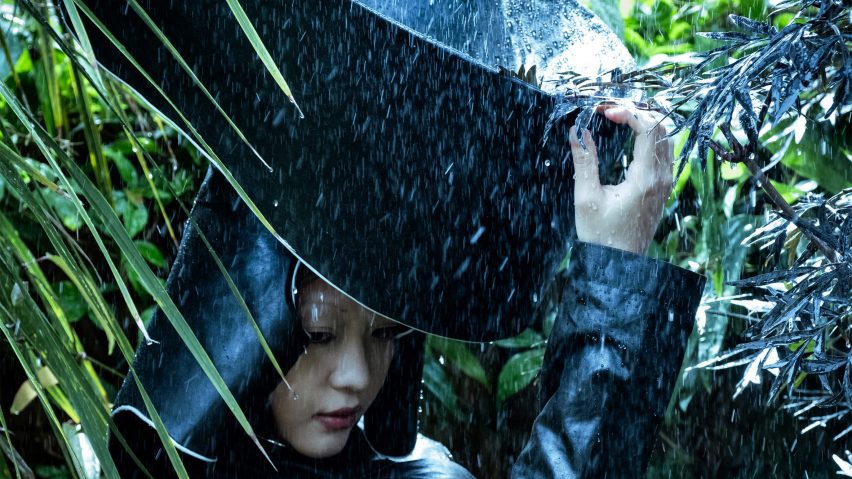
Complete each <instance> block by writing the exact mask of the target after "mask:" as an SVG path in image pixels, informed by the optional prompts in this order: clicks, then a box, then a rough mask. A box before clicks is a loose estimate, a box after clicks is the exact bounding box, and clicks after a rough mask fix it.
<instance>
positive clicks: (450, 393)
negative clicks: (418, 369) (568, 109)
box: [423, 354, 462, 420]
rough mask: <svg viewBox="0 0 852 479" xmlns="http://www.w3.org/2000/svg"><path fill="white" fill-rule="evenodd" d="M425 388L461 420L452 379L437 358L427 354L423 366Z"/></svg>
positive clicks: (451, 413)
mask: <svg viewBox="0 0 852 479" xmlns="http://www.w3.org/2000/svg"><path fill="white" fill-rule="evenodd" d="M423 386H425V387H426V389H427V390H428V391H429V392H430V393H432V395H433V396H435V398H436V399H437V400H438V401H439V402H440V403H441V404H443V405H444V407H445V408H446V411H447V412H449V413H450V415H452V416H453V417H454V418H455V419H456V420H461V415H462V414H461V409H460V408H459V398H458V395H456V392H455V390H453V386H452V383H451V382H450V378H449V377H448V376H447V373H446V372H445V371H444V367H443V366H441V365H440V364H439V363H438V361H436V360H435V358H434V357H433V356H432V355H430V354H427V355H426V358H425V363H424V364H423Z"/></svg>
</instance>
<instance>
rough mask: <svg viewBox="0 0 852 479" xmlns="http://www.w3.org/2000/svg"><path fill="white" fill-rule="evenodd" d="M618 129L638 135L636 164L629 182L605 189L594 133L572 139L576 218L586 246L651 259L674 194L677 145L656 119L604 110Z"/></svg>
mask: <svg viewBox="0 0 852 479" xmlns="http://www.w3.org/2000/svg"><path fill="white" fill-rule="evenodd" d="M598 113H601V114H603V115H604V116H606V118H607V119H608V120H610V121H613V122H615V123H626V124H628V125H629V126H630V127H631V128H632V129H633V131H634V132H635V134H636V142H635V146H634V151H633V162H632V163H631V164H630V166H629V168H628V169H627V175H626V178H625V180H624V181H623V182H621V183H620V184H617V185H601V182H600V177H599V175H598V154H597V148H596V146H595V143H594V141H593V140H592V136H591V133H590V132H589V131H588V130H583V132H582V135H583V143H584V144H585V148H584V147H583V145H581V144H580V142H579V140H578V138H577V127H576V126H575V127H572V128H571V132H570V135H569V141H570V143H571V152H572V155H573V157H574V171H575V175H574V178H575V184H574V210H575V213H574V216H575V221H576V225H577V237H578V239H579V240H580V241H584V242H587V243H596V244H600V245H605V246H609V247H612V248H618V249H622V250H625V251H631V252H633V253H639V254H645V252H646V251H647V250H648V246H649V245H650V244H651V240H652V239H653V238H654V232H655V231H656V229H657V224H658V223H659V221H660V216H661V215H662V211H663V206H664V205H665V202H666V199H667V198H668V196H669V194H670V193H671V190H672V161H673V160H672V145H671V142H670V141H669V140H668V139H667V138H666V130H665V128H664V127H663V126H662V125H660V121H659V118H658V117H657V116H656V115H653V114H651V113H650V112H646V111H639V110H633V109H627V108H624V107H620V106H616V107H601V108H600V109H599V110H598Z"/></svg>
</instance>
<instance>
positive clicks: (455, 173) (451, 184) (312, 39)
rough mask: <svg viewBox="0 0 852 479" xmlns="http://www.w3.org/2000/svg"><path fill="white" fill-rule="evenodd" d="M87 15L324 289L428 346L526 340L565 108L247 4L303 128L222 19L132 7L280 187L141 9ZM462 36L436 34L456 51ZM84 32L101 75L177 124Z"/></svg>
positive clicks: (200, 8) (207, 3) (565, 167)
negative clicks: (431, 339) (433, 338)
mask: <svg viewBox="0 0 852 479" xmlns="http://www.w3.org/2000/svg"><path fill="white" fill-rule="evenodd" d="M85 3H86V4H88V5H89V6H90V7H91V8H92V9H93V10H94V12H95V14H96V15H98V16H99V17H100V18H101V19H102V20H103V21H104V23H105V24H106V26H107V27H108V28H109V29H110V30H111V31H112V32H113V34H114V35H115V36H116V37H117V38H118V39H119V40H120V41H121V42H123V43H124V45H125V46H126V48H127V49H128V50H129V51H130V52H131V53H132V54H133V55H134V57H135V58H136V60H137V61H138V62H139V63H140V64H141V65H143V67H144V68H145V69H147V71H148V72H149V73H151V76H152V77H153V79H154V81H155V82H156V83H157V84H158V85H159V86H160V87H161V88H163V89H164V90H165V92H166V93H167V94H168V95H169V97H170V98H171V99H172V100H173V101H174V102H175V103H176V105H177V107H178V108H179V109H181V110H182V111H183V112H184V113H185V114H186V116H187V117H188V118H189V119H190V120H191V121H192V122H193V124H194V125H195V126H196V127H197V129H198V131H200V133H201V134H202V135H203V136H204V138H205V140H206V141H207V142H208V144H209V145H210V146H211V148H212V149H213V150H214V151H215V152H216V153H217V155H218V156H219V157H220V158H221V159H222V161H223V163H224V164H225V165H226V166H227V167H228V168H229V169H230V170H231V172H232V173H233V175H234V177H235V178H236V179H237V181H239V183H240V184H242V185H244V186H246V191H247V192H248V195H249V196H250V197H251V198H252V200H253V202H254V203H255V204H256V205H257V207H258V208H259V210H260V211H261V212H262V213H263V214H264V215H265V216H266V217H267V218H268V220H269V222H270V223H271V224H272V225H273V226H274V227H275V228H276V230H278V233H279V234H280V235H281V237H282V238H283V239H284V241H286V242H287V243H288V244H289V245H290V247H291V248H292V250H293V251H294V252H295V254H296V255H297V256H298V257H299V258H301V259H303V260H305V262H307V263H308V264H310V265H311V267H312V268H313V269H315V270H316V271H317V272H318V273H319V275H320V276H321V277H323V278H324V279H326V280H327V281H328V282H329V283H330V284H332V285H334V286H335V287H337V288H339V289H340V290H342V291H346V293H347V294H348V295H350V296H351V297H352V298H354V299H355V300H357V301H359V302H361V303H362V304H364V305H366V306H367V307H369V308H371V309H373V310H375V311H377V312H379V313H381V314H383V315H385V316H388V317H390V318H392V319H395V320H398V321H401V322H404V323H406V324H409V325H411V326H413V327H416V328H418V329H420V330H422V331H426V332H430V333H434V334H440V335H445V336H450V337H455V338H460V339H467V340H473V341H480V340H492V339H499V338H502V337H507V336H512V335H514V334H517V333H519V332H520V331H521V330H523V329H524V328H525V327H526V325H527V324H526V320H527V318H529V317H531V316H532V314H533V311H534V309H535V307H536V302H535V298H537V297H540V296H541V293H542V291H543V289H544V288H545V286H546V283H547V281H548V280H549V279H550V278H551V277H552V275H553V273H554V270H555V267H556V265H558V264H559V260H560V259H561V257H562V256H563V255H564V252H565V249H566V248H567V244H566V243H567V241H568V240H569V239H570V237H571V236H572V234H573V233H572V231H573V210H572V207H571V204H572V202H571V194H572V193H571V191H572V188H571V183H572V177H573V174H572V173H571V170H572V162H571V161H570V148H569V146H568V144H567V142H566V141H549V142H547V143H545V142H544V141H543V135H544V129H545V125H546V124H547V121H548V119H549V118H550V114H551V113H552V112H553V110H554V108H555V105H556V103H557V101H558V99H557V97H556V95H554V94H550V93H547V92H544V91H542V90H540V89H539V88H537V87H535V86H532V85H529V84H526V83H523V82H521V81H519V80H517V79H515V78H511V77H509V76H507V75H503V74H501V73H499V71H498V70H497V69H496V68H494V67H493V66H492V65H486V64H484V63H482V62H480V61H478V60H477V59H475V58H472V57H468V56H465V55H463V54H462V53H460V52H458V51H456V50H453V49H451V48H449V47H447V45H445V44H441V43H438V42H435V41H433V40H431V39H429V38H426V37H424V36H423V35H421V34H420V33H418V32H416V31H413V30H411V29H409V28H408V27H406V26H404V25H401V24H399V23H396V22H393V21H391V20H389V19H388V18H387V17H383V16H381V15H379V14H378V13H377V12H375V11H373V10H370V9H368V8H366V7H364V6H363V5H362V4H360V3H358V2H354V1H351V0H300V1H293V2H269V1H264V0H252V1H242V2H240V4H241V5H242V6H243V7H244V8H245V11H246V14H247V15H248V16H249V18H250V19H251V20H252V22H253V24H254V26H255V28H256V30H257V32H258V34H259V35H260V37H261V38H262V40H263V41H264V43H265V45H266V46H267V47H268V48H269V51H270V54H271V55H272V58H273V60H274V62H275V64H276V65H277V66H278V67H279V68H280V70H281V71H282V73H283V75H284V77H285V78H286V79H287V81H288V82H289V85H290V86H291V88H292V90H293V95H294V96H295V98H296V100H297V101H298V102H299V104H300V105H301V108H302V110H303V111H304V118H299V115H298V112H297V111H296V109H295V107H294V106H293V105H292V104H291V103H290V102H289V101H288V99H287V98H286V96H285V95H284V93H283V92H282V91H281V88H280V87H279V86H278V84H277V83H276V82H275V81H274V80H273V78H272V76H271V75H270V74H269V73H268V72H267V69H266V67H264V66H263V64H262V63H261V62H260V61H259V60H258V59H257V55H256V53H255V51H254V49H253V47H252V46H251V45H250V44H249V42H248V40H247V39H246V35H245V33H244V32H243V31H242V29H241V28H240V27H239V25H238V24H237V22H236V21H235V20H234V18H233V14H232V13H231V10H230V8H229V7H228V5H227V3H226V2H222V1H220V0H196V1H192V2H187V1H172V0H143V1H140V2H139V4H140V5H142V7H143V8H144V9H145V10H146V11H147V12H148V14H149V15H150V16H151V17H152V18H153V19H154V22H155V23H156V24H157V25H158V26H159V28H161V29H162V31H163V32H164V33H165V35H167V36H168V38H170V40H171V41H172V43H173V44H174V45H175V46H176V48H177V49H178V50H179V51H180V53H181V55H182V56H183V57H184V58H185V59H186V61H187V63H188V64H189V65H190V66H191V67H192V68H193V70H194V72H195V74H196V75H197V76H198V77H199V78H200V80H201V82H202V83H204V84H205V85H206V86H207V87H208V89H209V91H210V92H211V94H212V96H214V97H215V98H217V100H218V102H219V104H220V105H221V106H222V108H223V109H224V110H225V111H226V112H227V113H228V115H229V116H230V117H231V118H232V119H233V120H234V122H235V123H236V124H237V125H238V126H239V128H241V129H242V131H243V133H244V134H245V135H246V137H247V138H248V140H249V141H250V142H251V144H252V146H253V147H254V148H255V149H256V151H257V152H258V153H259V154H260V155H261V156H262V157H263V159H264V160H265V161H266V162H267V163H268V164H269V166H270V168H271V170H270V169H267V168H266V167H265V166H264V165H263V163H261V161H260V160H259V159H258V158H257V157H256V156H255V153H254V152H253V151H252V149H251V148H249V147H248V146H247V145H246V144H245V143H244V142H243V141H241V140H240V139H239V137H238V136H237V135H236V134H235V133H234V131H233V129H232V128H231V127H230V126H229V125H228V123H226V122H225V120H224V119H223V116H222V115H221V114H220V113H219V112H218V111H217V110H216V108H215V107H214V106H213V104H212V103H211V102H210V101H209V100H207V98H206V97H205V96H204V95H203V94H202V92H201V91H200V90H199V88H197V87H196V86H195V85H194V83H193V81H192V80H191V79H190V77H189V76H188V75H187V74H186V73H185V72H184V71H183V70H182V69H181V68H180V66H179V64H178V63H177V62H176V61H175V60H173V58H172V56H171V54H170V53H169V52H168V51H167V50H166V49H165V48H164V47H161V46H159V45H160V44H161V42H160V41H159V40H158V39H157V37H156V36H155V35H154V34H153V33H152V32H151V31H150V29H149V28H148V27H147V26H146V25H145V24H144V23H143V22H142V21H141V20H140V19H139V18H138V16H137V14H136V13H135V12H134V11H133V10H132V9H130V8H129V7H128V6H127V5H126V4H125V3H124V2H120V1H115V0H85ZM418 5H420V6H422V5H421V4H418ZM417 18H421V17H420V16H417ZM495 21H496V19H495ZM461 26H464V23H463V22H462V23H458V24H448V25H446V28H443V29H442V31H445V32H451V31H452V32H453V34H452V35H449V37H448V39H449V40H453V41H455V40H458V39H460V38H462V37H463V36H464V34H465V33H464V32H463V31H459V30H458V28H460V27H461ZM578 28H584V26H583V25H579V26H578ZM88 30H89V34H90V35H91V38H92V45H93V47H94V48H95V50H96V51H95V53H96V55H97V57H98V59H99V61H100V62H102V63H103V64H105V65H106V66H107V67H108V68H109V69H110V70H111V71H113V72H114V73H115V74H116V75H118V76H119V77H121V78H123V79H125V80H126V81H127V82H129V83H130V84H131V85H132V86H133V87H135V88H136V89H138V90H139V91H140V92H142V93H143V95H144V96H145V97H146V98H147V99H148V100H149V101H151V102H152V103H153V104H154V105H156V106H157V107H158V108H160V109H161V110H163V111H164V112H166V113H167V114H169V116H171V117H172V118H174V119H176V118H177V116H176V115H175V114H174V112H173V111H172V109H171V107H170V105H168V104H167V103H166V102H165V101H163V99H162V98H161V96H160V94H159V93H158V92H157V91H156V90H155V89H154V88H152V87H151V85H149V84H148V82H147V81H146V80H145V79H144V78H143V77H141V76H140V75H139V74H138V72H136V70H135V68H134V67H133V66H131V65H130V64H129V62H128V61H127V60H126V59H125V58H124V57H123V56H122V55H121V54H120V53H119V52H118V51H117V50H116V49H114V48H111V46H110V45H111V43H110V41H109V40H108V39H107V38H106V37H104V36H103V35H101V34H100V33H99V32H98V29H97V28H96V27H94V26H92V25H90V28H89V29H88ZM176 121H177V120H176ZM181 126H183V125H182V124H181ZM552 135H553V136H552V137H553V138H566V137H567V125H566V124H564V123H562V122H557V124H556V126H555V129H554V130H553V131H552ZM343 257H345V258H346V259H347V260H346V261H340V260H339V258H343Z"/></svg>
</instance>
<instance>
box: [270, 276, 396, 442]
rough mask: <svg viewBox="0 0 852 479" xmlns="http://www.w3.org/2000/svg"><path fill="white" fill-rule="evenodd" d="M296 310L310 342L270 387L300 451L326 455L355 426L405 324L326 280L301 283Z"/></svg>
mask: <svg viewBox="0 0 852 479" xmlns="http://www.w3.org/2000/svg"><path fill="white" fill-rule="evenodd" d="M297 310H298V313H299V317H300V319H301V321H302V328H303V329H304V331H305V333H306V334H307V335H308V337H309V340H308V347H307V349H306V352H305V353H304V354H302V355H301V356H300V357H299V359H298V360H297V361H296V364H294V365H293V367H292V368H290V370H289V371H288V372H287V374H286V376H285V378H286V379H287V382H288V383H289V384H290V386H291V387H292V391H291V390H290V389H288V388H287V386H286V385H285V384H284V383H283V382H282V383H281V384H279V385H278V387H277V388H276V389H275V391H273V393H272V396H271V399H272V412H273V416H274V417H275V422H276V424H277V427H278V432H279V434H280V435H281V437H282V438H283V439H284V440H285V441H287V443H289V444H290V445H291V446H292V447H293V448H294V449H296V451H298V452H299V453H301V454H303V455H305V456H309V457H314V458H323V457H329V456H333V455H335V454H337V453H339V452H340V451H341V450H343V447H344V446H345V445H346V441H347V439H348V438H349V433H350V431H352V428H353V427H355V425H356V424H357V423H358V421H359V420H360V419H361V416H363V415H364V412H366V410H367V408H369V407H370V404H372V402H373V400H374V399H376V395H377V394H378V393H379V389H381V387H382V384H383V383H384V381H385V377H386V376H387V373H388V367H389V366H390V363H391V359H393V353H394V342H395V340H396V337H397V336H398V335H399V334H400V333H401V332H403V331H404V328H402V327H401V326H400V325H399V324H397V323H395V322H393V321H389V320H387V319H384V318H379V317H377V316H375V315H374V314H372V313H370V312H369V311H367V310H365V309H364V308H362V307H361V306H359V305H358V304H357V303H355V302H354V301H352V300H351V299H349V298H347V297H346V296H344V295H343V294H341V293H340V292H338V291H337V290H335V289H334V288H332V287H331V286H329V285H328V284H327V283H325V282H324V281H322V280H320V279H317V278H315V277H314V278H313V279H311V280H309V282H308V283H307V284H305V285H302V286H301V287H300V289H299V296H298V305H297Z"/></svg>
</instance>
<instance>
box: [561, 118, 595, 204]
mask: <svg viewBox="0 0 852 479" xmlns="http://www.w3.org/2000/svg"><path fill="white" fill-rule="evenodd" d="M568 141H569V142H570V144H571V156H572V157H573V159H574V201H575V202H582V201H588V200H590V199H591V198H593V197H594V194H595V193H596V192H597V190H599V189H600V187H601V179H600V176H599V175H598V151H597V147H596V146H595V142H594V141H593V140H592V134H591V133H590V132H589V130H586V129H584V130H583V143H584V144H585V147H584V146H583V145H581V144H580V140H579V139H578V138H577V127H576V126H573V127H571V131H570V133H569V134H568Z"/></svg>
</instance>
